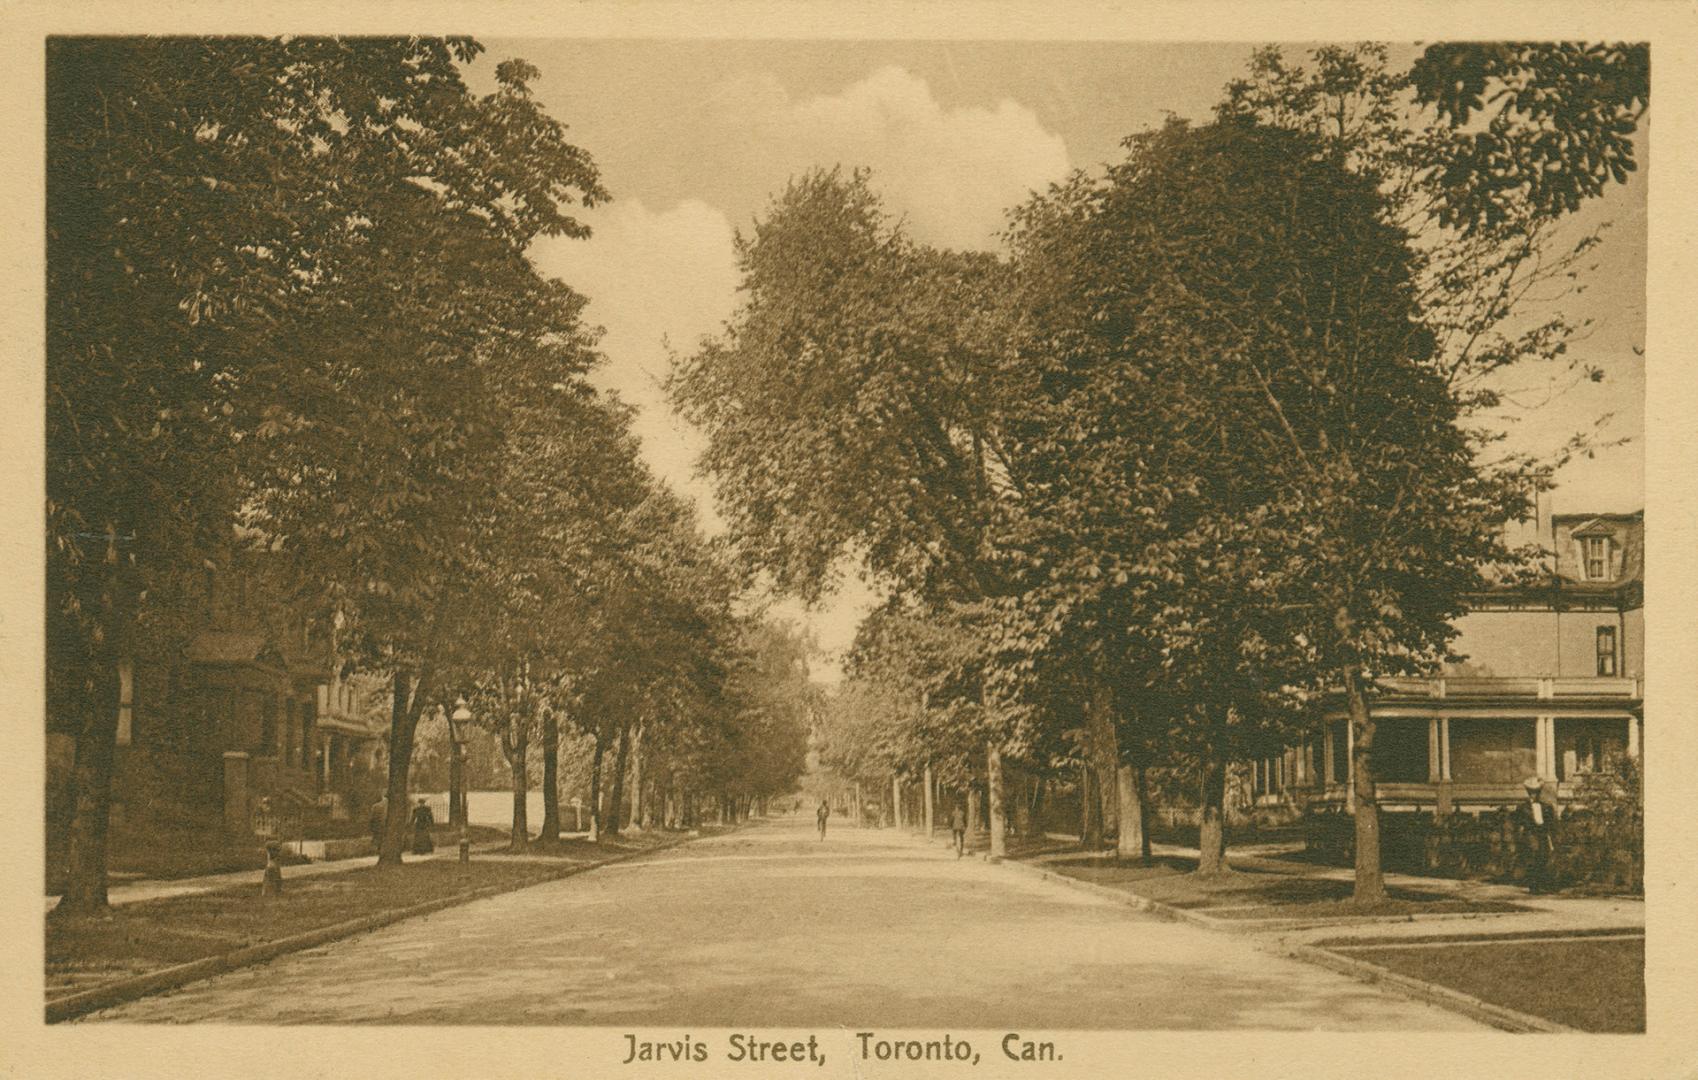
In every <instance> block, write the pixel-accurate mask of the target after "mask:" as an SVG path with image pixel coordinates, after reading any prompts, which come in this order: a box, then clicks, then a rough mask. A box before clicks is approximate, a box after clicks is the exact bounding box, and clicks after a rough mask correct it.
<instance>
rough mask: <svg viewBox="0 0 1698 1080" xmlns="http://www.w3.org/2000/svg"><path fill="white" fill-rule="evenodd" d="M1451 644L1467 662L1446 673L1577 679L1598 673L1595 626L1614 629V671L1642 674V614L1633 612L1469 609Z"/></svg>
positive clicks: (1637, 610) (1643, 618) (1451, 667)
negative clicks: (1470, 610)
mask: <svg viewBox="0 0 1698 1080" xmlns="http://www.w3.org/2000/svg"><path fill="white" fill-rule="evenodd" d="M1456 626H1457V629H1458V630H1459V631H1461V633H1460V635H1459V636H1458V637H1457V639H1456V642H1455V643H1454V644H1453V645H1452V648H1453V649H1454V650H1455V651H1457V652H1459V653H1463V654H1466V656H1467V660H1465V661H1464V662H1462V663H1460V664H1452V665H1450V666H1449V667H1448V668H1447V670H1446V674H1450V675H1474V676H1496V677H1500V678H1516V677H1520V678H1535V677H1537V678H1556V677H1564V678H1576V677H1587V676H1595V675H1597V673H1598V663H1597V647H1598V636H1597V635H1598V627H1600V626H1608V627H1613V628H1614V629H1615V635H1616V674H1617V675H1618V676H1622V677H1631V676H1635V675H1640V674H1643V672H1644V657H1645V633H1644V627H1645V614H1644V611H1643V610H1641V609H1635V610H1632V611H1626V612H1618V611H1572V610H1571V611H1474V612H1470V613H1468V614H1467V615H1464V616H1462V618H1460V619H1458V620H1457V622H1456Z"/></svg>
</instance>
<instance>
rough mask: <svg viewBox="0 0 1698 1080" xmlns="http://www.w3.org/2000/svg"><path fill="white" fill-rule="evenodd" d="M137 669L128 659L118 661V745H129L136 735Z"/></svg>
mask: <svg viewBox="0 0 1698 1080" xmlns="http://www.w3.org/2000/svg"><path fill="white" fill-rule="evenodd" d="M135 695H136V670H135V665H134V664H133V663H131V662H130V661H128V660H120V661H118V745H119V746H128V745H130V740H131V739H133V738H134V737H135V722H136V718H135V713H136V697H135Z"/></svg>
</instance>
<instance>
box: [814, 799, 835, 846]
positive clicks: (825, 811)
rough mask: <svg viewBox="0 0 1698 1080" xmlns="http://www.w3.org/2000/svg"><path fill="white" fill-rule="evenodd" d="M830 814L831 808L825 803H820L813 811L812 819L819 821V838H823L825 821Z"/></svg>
mask: <svg viewBox="0 0 1698 1080" xmlns="http://www.w3.org/2000/svg"><path fill="white" fill-rule="evenodd" d="M830 816H831V810H830V809H829V808H828V807H827V806H826V805H825V803H820V808H819V809H818V810H815V811H814V820H815V821H817V822H819V826H820V839H821V840H824V839H825V821H826V819H827V818H829V817H830Z"/></svg>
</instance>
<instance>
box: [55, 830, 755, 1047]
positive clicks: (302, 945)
mask: <svg viewBox="0 0 1698 1080" xmlns="http://www.w3.org/2000/svg"><path fill="white" fill-rule="evenodd" d="M727 831H730V830H727ZM717 835H724V833H719V834H717ZM698 839H701V835H700V834H698V835H695V836H681V837H679V838H678V839H676V840H673V841H670V842H668V843H665V844H657V845H656V846H654V847H652V848H648V849H646V850H643V851H628V852H625V853H623V854H620V855H613V856H610V857H608V858H606V859H601V860H598V861H596V862H591V863H577V864H574V865H572V866H569V867H561V868H560V869H558V870H547V871H544V872H542V873H540V874H538V875H537V876H536V877H535V878H531V879H527V880H524V881H520V882H516V883H515V882H507V883H505V884H497V885H485V886H483V887H481V888H477V889H472V890H471V891H469V892H463V893H455V894H454V895H452V896H443V897H438V898H437V899H435V900H426V901H424V902H423V903H419V904H414V905H412V906H411V907H404V908H390V909H388V910H387V911H379V912H374V913H373V914H370V915H362V916H360V917H359V918H357V919H349V920H347V921H346V922H339V923H333V924H331V925H329V926H321V927H319V928H318V929H316V930H308V931H305V932H304V933H300V934H293V935H291V936H289V937H285V938H278V939H277V940H275V941H264V942H261V943H259V944H258V945H249V946H246V947H244V948H240V949H236V950H233V951H231V952H227V953H220V954H219V955H217V956H207V957H202V958H201V959H199V960H191V961H189V962H188V963H184V964H174V965H172V966H171V967H167V968H160V969H159V970H157V971H150V972H148V973H147V974H145V975H136V976H133V977H131V978H128V979H117V980H114V981H112V982H109V983H104V984H102V985H100V986H96V987H94V988H92V989H89V990H79V991H77V992H76V993H74V994H66V995H65V996H64V997H58V998H53V999H51V1000H49V1001H48V1002H47V1023H49V1024H57V1023H61V1022H63V1021H66V1020H72V1019H75V1018H76V1017H79V1016H84V1015H86V1014H88V1013H91V1012H96V1011H98V1010H100V1009H106V1008H111V1007H112V1006H114V1005H122V1004H124V1003H126V1002H130V1001H135V1000H137V999H139V998H144V997H151V996H152V995H154V994H158V993H161V992H163V991H166V990H175V989H177V988H178V987H181V986H186V985H188V984H189V983H193V982H199V981H201V980H202V979H207V978H211V977H212V976H214V975H222V974H224V973H226V972H230V971H236V970H238V969H240V968H245V967H252V966H254V965H256V964H263V963H265V962H266V961H268V960H275V959H276V958H277V957H279V956H283V955H285V954H288V953H292V952H300V951H302V950H304V949H310V948H313V947H314V946H317V945H323V944H326V943H328V942H332V941H336V940H339V939H341V938H346V937H352V936H354V935H355V934H361V933H365V932H366V931H368V930H377V929H379V928H381V927H385V926H388V925H390V924H392V923H398V922H401V921H402V920H405V919H411V918H415V917H417V916H420V915H429V914H431V913H433V912H437V911H441V910H443V909H444V908H450V907H457V906H458V905H460V904H466V903H470V902H472V901H473V900H482V899H485V898H486V897H490V896H497V895H500V894H502V893H509V892H518V891H519V890H520V889H529V888H532V887H534V886H537V885H546V884H548V883H550V882H553V881H559V880H561V879H563V878H569V877H574V876H576V875H578V874H584V873H588V872H589V871H591V870H599V869H601V868H602V867H604V866H610V865H612V864H614V863H620V862H625V861H627V860H630V859H636V858H641V857H642V856H645V855H653V854H655V853H656V852H661V851H666V850H668V849H670V848H675V847H679V846H681V845H683V844H687V843H689V842H690V841H692V840H698ZM351 872H356V873H357V872H358V871H351Z"/></svg>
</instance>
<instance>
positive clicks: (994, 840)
mask: <svg viewBox="0 0 1698 1080" xmlns="http://www.w3.org/2000/svg"><path fill="white" fill-rule="evenodd" d="M985 801H986V802H987V803H989V804H990V805H989V806H988V807H987V808H986V813H987V815H988V816H989V818H990V857H991V858H992V859H1000V858H1003V857H1004V856H1006V855H1007V854H1008V836H1007V834H1006V832H1005V831H1004V825H1005V823H1004V821H1003V816H1004V813H1003V811H1004V807H1003V805H1002V751H1001V750H999V749H998V748H997V745H996V744H995V743H991V744H990V745H988V746H987V747H986V748H985Z"/></svg>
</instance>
